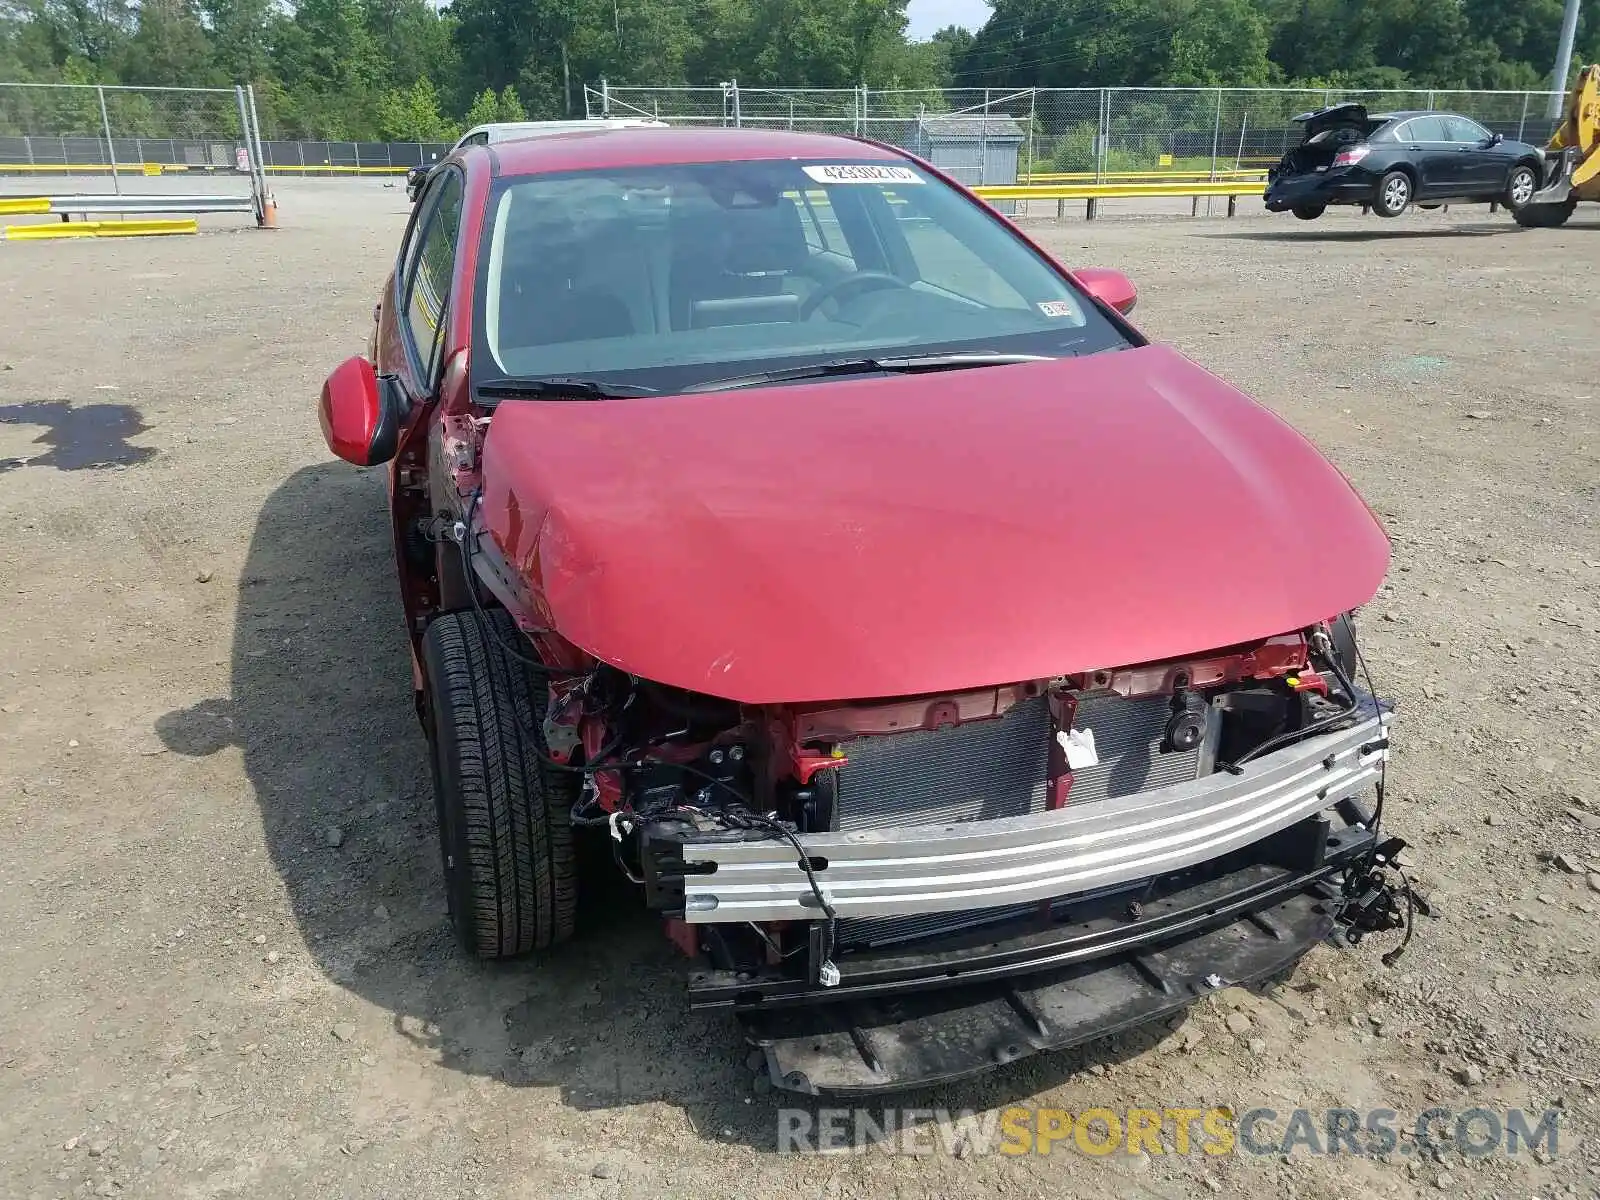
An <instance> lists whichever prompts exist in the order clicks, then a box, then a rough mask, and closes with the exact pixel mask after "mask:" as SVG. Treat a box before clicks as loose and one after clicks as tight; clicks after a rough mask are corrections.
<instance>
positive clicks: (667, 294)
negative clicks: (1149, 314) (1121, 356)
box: [473, 159, 1128, 391]
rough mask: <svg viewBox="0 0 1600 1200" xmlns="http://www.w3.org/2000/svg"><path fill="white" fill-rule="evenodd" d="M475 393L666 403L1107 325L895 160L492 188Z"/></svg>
mask: <svg viewBox="0 0 1600 1200" xmlns="http://www.w3.org/2000/svg"><path fill="white" fill-rule="evenodd" d="M483 236H484V242H483V246H482V249H481V252H480V255H479V270H478V303H477V304H476V306H475V312H476V317H475V320H476V322H477V329H476V331H475V338H476V341H477V346H476V348H475V352H474V355H473V363H474V370H473V375H474V377H475V381H476V382H478V383H484V382H488V381H492V380H493V379H496V378H499V379H507V378H549V377H553V376H560V377H573V378H576V377H585V378H596V377H603V378H605V379H606V380H610V381H617V382H622V383H628V384H632V385H634V386H641V387H648V388H650V389H652V390H655V391H676V390H680V389H682V388H684V387H688V386H692V385H694V384H696V383H703V382H706V381H709V380H714V379H717V378H721V377H725V376H728V375H731V374H744V373H749V372H758V371H765V370H769V369H782V368H786V367H792V366H794V365H796V364H806V363H813V362H824V361H828V360H831V359H838V358H840V357H850V358H862V357H873V356H878V355H884V356H889V355H896V356H903V355H908V354H920V353H925V352H926V353H938V352H983V353H994V354H1036V355H1048V356H1059V355H1072V354H1084V353H1093V352H1095V351H1097V350H1104V349H1111V348H1121V347H1123V346H1125V345H1127V344H1128V341H1127V339H1126V338H1125V337H1124V336H1123V334H1122V333H1121V331H1120V330H1119V329H1118V328H1117V327H1116V326H1115V325H1114V324H1113V323H1112V322H1111V321H1110V320H1108V319H1107V318H1106V317H1105V316H1104V315H1103V314H1102V313H1101V312H1100V311H1099V310H1097V309H1096V308H1095V307H1094V306H1093V304H1092V303H1091V302H1090V301H1089V300H1088V298H1087V297H1086V296H1084V295H1083V294H1081V293H1079V292H1077V291H1076V290H1074V289H1073V287H1072V286H1071V285H1070V284H1068V283H1067V282H1066V280H1065V279H1063V278H1062V277H1061V275H1060V274H1059V273H1058V272H1057V271H1056V270H1054V269H1052V267H1051V266H1050V265H1049V264H1048V263H1046V262H1045V261H1044V260H1042V259H1041V257H1040V256H1039V255H1038V254H1037V253H1036V252H1035V251H1034V250H1032V249H1031V248H1030V247H1029V246H1028V245H1027V244H1026V243H1025V242H1023V241H1022V240H1021V239H1019V238H1018V237H1016V236H1014V235H1013V234H1012V233H1011V232H1010V231H1009V230H1008V228H1007V227H1006V226H1005V225H1004V224H1003V223H1002V222H1000V221H999V220H996V219H994V218H993V217H991V216H990V215H989V214H987V213H985V212H984V211H983V210H982V209H981V208H980V207H979V206H978V205H976V204H974V203H972V202H971V201H970V200H968V199H967V198H966V197H965V196H963V195H962V194H961V193H959V192H958V191H956V190H954V189H953V188H951V187H949V186H948V185H946V184H944V183H942V182H941V181H939V180H938V179H936V178H935V177H933V176H931V175H928V174H927V173H925V172H923V171H922V170H920V169H918V168H917V167H914V166H912V165H910V164H903V165H902V164H886V163H883V162H881V161H878V162H856V163H851V162H843V161H827V162H823V161H804V160H794V159H785V160H776V161H756V162H721V163H703V164H689V165H674V166H652V167H626V168H614V169H610V170H592V171H583V172H576V173H567V174H559V175H540V176H533V177H526V178H516V179H510V180H505V181H502V182H500V183H499V184H497V185H496V188H495V190H494V191H493V192H492V193H491V195H490V199H489V204H488V214H487V220H486V221H485V229H484V235H483Z"/></svg>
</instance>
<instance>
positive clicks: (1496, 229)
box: [1200, 217, 1528, 242]
mask: <svg viewBox="0 0 1600 1200" xmlns="http://www.w3.org/2000/svg"><path fill="white" fill-rule="evenodd" d="M1374 219H1375V220H1381V218H1374ZM1526 232H1528V231H1527V230H1525V229H1523V228H1522V226H1520V225H1518V224H1516V223H1515V222H1514V221H1512V220H1511V219H1510V218H1509V217H1507V218H1506V220H1505V221H1504V222H1503V223H1501V224H1497V225H1489V224H1482V225H1451V226H1449V227H1448V228H1444V229H1419V228H1416V227H1415V226H1407V225H1400V224H1396V223H1394V222H1384V223H1383V225H1382V226H1381V227H1378V228H1371V227H1368V228H1363V229H1319V228H1317V227H1316V223H1315V222H1312V221H1296V222H1295V223H1294V224H1293V225H1292V226H1289V227H1286V228H1282V229H1241V230H1238V231H1236V232H1228V233H1205V234H1201V235H1200V236H1202V237H1208V238H1222V239H1225V240H1228V241H1236V242H1397V241H1411V240H1413V239H1416V238H1454V237H1494V236H1495V235H1497V234H1505V233H1526Z"/></svg>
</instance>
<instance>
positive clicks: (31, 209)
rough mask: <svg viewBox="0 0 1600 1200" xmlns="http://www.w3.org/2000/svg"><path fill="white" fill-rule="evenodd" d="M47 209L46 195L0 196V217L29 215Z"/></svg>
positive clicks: (48, 209)
mask: <svg viewBox="0 0 1600 1200" xmlns="http://www.w3.org/2000/svg"><path fill="white" fill-rule="evenodd" d="M49 211H50V200H49V198H48V197H46V196H0V217H31V216H36V215H38V214H39V213H47V212H49Z"/></svg>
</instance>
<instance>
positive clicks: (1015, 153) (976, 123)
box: [904, 113, 1027, 207]
mask: <svg viewBox="0 0 1600 1200" xmlns="http://www.w3.org/2000/svg"><path fill="white" fill-rule="evenodd" d="M1026 136H1027V135H1026V133H1025V132H1024V131H1023V128H1022V125H1021V124H1020V123H1019V122H1018V121H1017V120H1016V119H1015V118H1013V117H1008V116H996V115H993V114H991V115H989V116H984V115H982V114H972V113H960V114H954V115H949V116H935V115H926V114H925V115H923V116H920V117H918V118H917V119H916V120H915V121H914V122H912V124H911V126H910V128H909V129H908V130H907V132H906V138H905V141H904V145H905V148H906V149H907V150H910V151H911V152H912V153H913V154H916V155H918V156H920V157H922V158H925V159H927V160H928V161H929V162H931V163H932V164H933V165H934V166H936V167H938V168H939V169H940V170H941V171H944V172H946V173H947V174H948V175H949V176H950V177H951V178H952V179H955V180H956V181H957V182H959V183H963V184H965V185H966V186H968V187H977V186H978V185H979V184H986V183H1016V182H1017V162H1018V158H1019V157H1020V154H1021V150H1022V143H1023V141H1024V139H1025V138H1026ZM996 207H1002V206H1001V205H996Z"/></svg>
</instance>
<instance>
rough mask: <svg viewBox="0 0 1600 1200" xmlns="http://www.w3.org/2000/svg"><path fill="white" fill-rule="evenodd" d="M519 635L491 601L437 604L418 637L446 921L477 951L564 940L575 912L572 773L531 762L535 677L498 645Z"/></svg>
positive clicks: (499, 953) (538, 716)
mask: <svg viewBox="0 0 1600 1200" xmlns="http://www.w3.org/2000/svg"><path fill="white" fill-rule="evenodd" d="M519 644H523V645H525V644H526V642H525V640H524V639H523V636H522V634H521V632H520V631H518V629H517V627H516V625H515V623H514V622H513V621H512V620H511V618H510V616H509V615H508V614H507V613H506V612H505V611H504V610H501V609H493V610H490V611H489V612H488V613H487V614H485V615H482V616H480V615H479V614H478V613H476V612H461V613H447V614H446V615H444V616H442V617H438V618H436V619H435V620H434V622H433V623H432V624H431V625H429V626H428V631H427V633H426V634H425V635H424V636H423V639H422V665H423V671H424V674H425V677H426V687H427V726H428V747H429V752H430V753H429V756H430V758H431V759H432V765H433V790H434V800H435V804H436V807H437V809H438V816H439V847H440V851H441V853H442V855H443V860H444V877H445V891H446V895H447V897H448V899H449V904H450V921H451V924H452V925H454V926H455V930H456V934H457V936H459V937H460V939H461V942H462V945H464V946H465V947H466V948H467V949H468V950H470V951H471V952H472V953H474V954H476V955H478V956H479V957H480V958H509V957H511V956H512V955H516V954H525V953H527V952H528V951H530V950H542V949H545V948H546V947H549V946H553V945H555V944H556V943H558V942H562V941H565V940H566V939H567V938H568V937H570V936H571V935H572V927H573V921H574V919H575V916H576V912H577V899H578V874H577V867H576V860H575V857H574V850H573V839H572V824H571V814H572V805H573V803H574V801H575V800H576V799H577V796H578V788H579V777H578V775H577V774H575V773H573V772H569V771H559V770H556V769H555V768H552V767H549V766H546V765H545V764H544V762H542V761H541V755H542V753H543V752H544V748H545V747H544V732H543V731H544V712H545V703H546V699H547V696H548V692H547V690H546V687H547V685H546V681H545V678H544V676H543V673H542V672H540V671H539V670H538V669H537V668H534V667H531V666H528V665H527V664H525V663H523V662H520V661H518V660H517V659H516V658H514V657H512V655H511V654H510V653H508V652H507V650H506V646H507V645H512V646H517V645H519ZM527 653H528V654H529V655H530V656H531V654H532V648H531V647H529V649H528V650H527Z"/></svg>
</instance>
